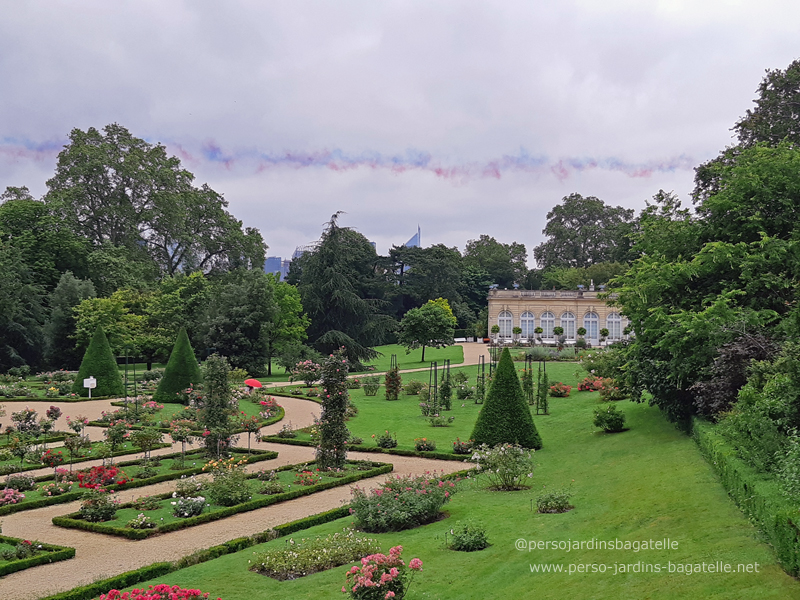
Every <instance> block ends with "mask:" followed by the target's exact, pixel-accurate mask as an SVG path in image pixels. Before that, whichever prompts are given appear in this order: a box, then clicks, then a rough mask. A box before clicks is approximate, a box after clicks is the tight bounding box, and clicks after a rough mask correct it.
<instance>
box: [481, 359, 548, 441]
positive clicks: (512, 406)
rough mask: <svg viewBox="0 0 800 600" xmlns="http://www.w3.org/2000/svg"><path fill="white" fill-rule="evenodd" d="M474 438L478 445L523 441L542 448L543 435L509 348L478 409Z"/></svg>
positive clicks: (498, 364) (498, 365)
mask: <svg viewBox="0 0 800 600" xmlns="http://www.w3.org/2000/svg"><path fill="white" fill-rule="evenodd" d="M470 439H471V440H473V442H474V443H475V445H476V446H480V445H481V444H487V445H489V446H496V445H497V444H519V445H520V446H522V447H523V448H533V449H534V450H541V448H542V438H541V437H539V432H538V431H537V430H536V425H534V424H533V417H531V409H530V407H529V406H528V403H527V402H526V401H525V395H524V394H523V393H522V386H521V385H520V383H519V377H518V376H517V370H516V368H515V367H514V361H513V360H511V353H510V352H509V351H508V348H505V349H504V350H503V353H502V354H501V355H500V362H499V363H497V371H495V375H494V380H493V381H492V385H491V387H490V388H489V392H488V393H487V394H486V400H484V402H483V406H482V407H481V411H480V412H479V413H478V419H477V420H476V421H475V428H474V429H473V430H472V435H471V436H470Z"/></svg>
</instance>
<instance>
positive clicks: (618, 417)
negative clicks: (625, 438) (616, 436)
mask: <svg viewBox="0 0 800 600" xmlns="http://www.w3.org/2000/svg"><path fill="white" fill-rule="evenodd" d="M592 422H593V423H594V426H595V427H600V428H601V429H602V430H603V431H605V432H606V433H616V432H618V431H622V430H623V429H624V428H625V413H623V412H622V411H618V410H617V405H616V404H609V405H608V406H601V407H598V408H596V409H595V411H594V420H593V421H592Z"/></svg>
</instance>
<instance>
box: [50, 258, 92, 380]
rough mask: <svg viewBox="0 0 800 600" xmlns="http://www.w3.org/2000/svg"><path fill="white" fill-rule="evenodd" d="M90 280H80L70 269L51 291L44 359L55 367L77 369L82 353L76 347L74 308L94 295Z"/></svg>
mask: <svg viewBox="0 0 800 600" xmlns="http://www.w3.org/2000/svg"><path fill="white" fill-rule="evenodd" d="M94 297H95V291H94V285H93V284H92V282H91V281H88V280H83V279H78V278H76V277H75V276H74V275H73V274H72V273H71V272H70V271H67V272H66V273H64V274H63V275H62V276H61V279H60V280H59V282H58V285H57V286H56V288H55V289H54V290H53V292H52V293H51V294H50V301H49V304H50V316H49V317H48V319H47V322H46V323H45V325H44V337H45V360H46V362H47V364H49V365H50V366H52V367H57V368H60V369H67V370H70V371H72V370H75V369H76V368H78V366H79V365H80V360H81V355H80V353H79V351H78V350H77V348H76V347H75V339H76V328H75V327H76V322H75V314H74V312H73V310H74V308H75V307H76V306H78V305H79V304H80V303H81V302H82V301H83V300H86V299H89V298H94Z"/></svg>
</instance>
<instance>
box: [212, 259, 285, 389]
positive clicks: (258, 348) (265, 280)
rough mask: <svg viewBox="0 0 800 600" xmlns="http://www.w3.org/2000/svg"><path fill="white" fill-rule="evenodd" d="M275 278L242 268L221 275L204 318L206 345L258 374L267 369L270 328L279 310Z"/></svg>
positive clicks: (237, 365)
mask: <svg viewBox="0 0 800 600" xmlns="http://www.w3.org/2000/svg"><path fill="white" fill-rule="evenodd" d="M273 282H274V279H273V277H271V276H270V275H267V274H266V273H264V272H263V271H260V270H244V269H239V270H237V271H233V272H231V273H229V274H227V275H226V276H225V277H221V278H219V280H218V281H217V282H216V283H215V284H214V286H213V288H212V293H211V300H210V303H209V306H208V311H207V315H206V318H205V321H204V330H205V334H204V337H203V339H204V341H205V344H206V347H207V348H215V349H216V352H218V353H220V354H223V355H225V356H226V357H227V359H228V361H229V362H230V364H231V365H233V367H234V368H242V369H245V370H246V371H247V372H248V373H250V374H251V375H255V376H259V375H261V374H263V373H266V370H267V367H266V364H267V358H268V355H269V340H268V333H269V331H268V330H269V326H270V324H271V323H272V322H273V321H274V319H275V318H276V315H277V312H278V307H277V306H276V303H275V288H274V285H273Z"/></svg>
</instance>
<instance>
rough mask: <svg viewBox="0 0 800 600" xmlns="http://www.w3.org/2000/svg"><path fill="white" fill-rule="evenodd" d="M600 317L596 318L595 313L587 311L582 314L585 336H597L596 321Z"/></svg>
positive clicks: (591, 337) (594, 337)
mask: <svg viewBox="0 0 800 600" xmlns="http://www.w3.org/2000/svg"><path fill="white" fill-rule="evenodd" d="M599 322H600V319H598V318H597V313H593V312H588V313H586V314H585V315H583V326H584V328H585V329H586V337H587V339H590V340H596V339H597V338H598V323H599Z"/></svg>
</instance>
